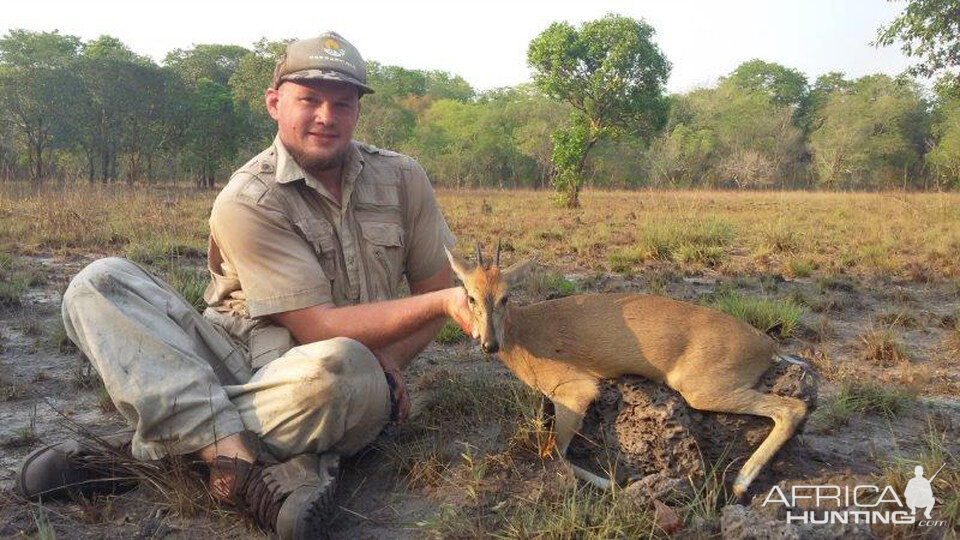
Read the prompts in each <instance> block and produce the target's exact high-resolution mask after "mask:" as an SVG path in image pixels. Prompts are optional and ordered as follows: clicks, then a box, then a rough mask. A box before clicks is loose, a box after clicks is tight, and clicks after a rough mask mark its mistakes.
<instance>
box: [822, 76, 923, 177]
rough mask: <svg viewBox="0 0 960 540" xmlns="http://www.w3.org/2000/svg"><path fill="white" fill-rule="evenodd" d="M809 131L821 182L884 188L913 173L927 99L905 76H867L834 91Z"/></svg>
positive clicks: (917, 159) (921, 143)
mask: <svg viewBox="0 0 960 540" xmlns="http://www.w3.org/2000/svg"><path fill="white" fill-rule="evenodd" d="M821 115H822V124H821V125H820V127H819V128H817V130H816V131H814V132H813V133H812V134H811V135H810V150H811V153H812V155H813V161H814V166H815V169H816V172H817V175H818V178H819V182H820V185H821V186H823V187H832V188H874V189H875V188H882V187H889V186H892V185H897V184H898V183H901V182H905V181H906V180H907V179H908V178H909V176H911V175H912V174H913V173H915V172H917V170H916V167H917V166H919V165H920V159H919V158H920V156H921V153H922V151H923V139H924V136H925V133H926V132H927V126H926V118H927V103H926V102H925V101H924V99H923V97H922V93H921V91H920V88H919V86H918V85H917V84H916V83H914V82H911V81H908V80H905V79H893V78H891V77H889V76H887V75H870V76H866V77H863V78H861V79H858V80H857V81H855V82H854V83H853V84H852V85H851V86H850V88H849V89H840V90H835V91H833V92H832V93H831V94H830V95H829V97H828V98H827V102H826V105H825V106H824V107H823V110H822V113H821Z"/></svg>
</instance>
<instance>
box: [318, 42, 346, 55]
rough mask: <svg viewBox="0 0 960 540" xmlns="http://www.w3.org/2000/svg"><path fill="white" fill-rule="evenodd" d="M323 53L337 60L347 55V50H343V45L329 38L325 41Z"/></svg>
mask: <svg viewBox="0 0 960 540" xmlns="http://www.w3.org/2000/svg"><path fill="white" fill-rule="evenodd" d="M323 52H325V53H327V54H329V55H330V56H333V57H335V58H341V57H342V56H343V55H345V54H347V50H346V49H344V48H343V45H341V44H340V42H339V41H337V40H335V39H333V38H327V39H325V40H323Z"/></svg>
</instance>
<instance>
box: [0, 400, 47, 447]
mask: <svg viewBox="0 0 960 540" xmlns="http://www.w3.org/2000/svg"><path fill="white" fill-rule="evenodd" d="M31 411H32V412H31V413H30V423H28V424H27V425H25V426H23V427H21V428H19V429H17V430H16V431H14V432H13V435H11V436H9V437H7V439H6V440H4V441H3V442H2V443H0V447H2V448H4V449H8V450H9V449H15V448H26V447H30V446H33V445H34V444H36V443H37V441H39V440H40V438H39V437H38V436H37V406H36V405H34V406H33V408H32V410H31Z"/></svg>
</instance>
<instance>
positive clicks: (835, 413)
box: [810, 380, 916, 432]
mask: <svg viewBox="0 0 960 540" xmlns="http://www.w3.org/2000/svg"><path fill="white" fill-rule="evenodd" d="M915 399H916V395H915V394H913V393H912V392H909V391H908V390H906V389H904V388H901V387H898V386H892V385H884V384H880V383H876V382H863V381H859V380H847V381H844V382H843V383H842V384H841V386H840V391H839V392H838V393H837V395H836V396H835V397H834V398H833V399H829V400H827V401H826V403H823V404H821V405H820V406H818V407H817V410H815V411H814V412H813V413H811V415H810V422H811V425H813V426H816V427H817V428H819V429H821V430H824V431H827V432H831V431H834V430H836V429H838V428H840V427H843V426H846V425H847V424H849V423H850V420H851V419H852V418H853V417H854V415H857V414H875V415H878V416H881V417H883V418H887V419H892V418H893V417H895V416H896V415H897V414H898V413H899V412H900V411H902V410H903V408H904V407H905V406H906V405H907V404H909V403H911V402H912V401H914V400H915Z"/></svg>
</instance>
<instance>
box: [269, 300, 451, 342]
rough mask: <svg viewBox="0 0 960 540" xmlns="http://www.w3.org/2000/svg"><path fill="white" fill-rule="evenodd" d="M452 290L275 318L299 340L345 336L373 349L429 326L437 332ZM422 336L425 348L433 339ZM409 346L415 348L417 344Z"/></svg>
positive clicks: (311, 310) (290, 313) (280, 314)
mask: <svg viewBox="0 0 960 540" xmlns="http://www.w3.org/2000/svg"><path fill="white" fill-rule="evenodd" d="M451 290H455V289H442V290H438V291H433V292H428V293H424V294H419V295H416V296H410V297H407V298H400V299H397V300H388V301H385V302H376V303H372V304H358V305H355V306H344V307H330V306H326V305H325V306H313V307H309V308H306V309H301V310H297V311H288V312H286V313H278V314H276V315H274V316H273V318H274V320H276V321H277V322H279V323H280V324H282V325H284V326H286V327H287V328H288V329H289V330H290V332H291V333H292V334H293V337H294V339H296V341H297V343H311V342H314V341H321V340H325V339H330V338H333V337H338V336H343V337H349V338H353V339H355V340H357V341H359V342H360V343H363V344H364V345H366V346H367V347H368V348H370V349H380V348H383V347H387V346H389V345H391V344H394V343H396V342H399V341H401V340H403V338H405V337H407V336H411V337H412V335H413V334H420V333H421V332H422V333H423V334H426V329H425V328H424V327H425V326H429V327H433V332H434V333H435V332H436V330H437V329H438V328H439V325H440V324H442V322H443V319H444V317H445V316H446V315H447V312H448V308H447V304H446V303H447V302H448V301H449V299H450V294H449V292H450V291H451ZM431 323H433V324H431ZM431 338H432V336H431ZM420 339H421V340H423V343H422V344H421V345H420V347H421V348H422V347H423V346H424V345H426V343H428V342H429V341H430V339H429V338H426V337H423V336H421V337H420ZM408 347H410V348H411V349H412V347H413V344H412V343H411V344H410V345H408ZM414 354H416V353H414Z"/></svg>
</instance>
